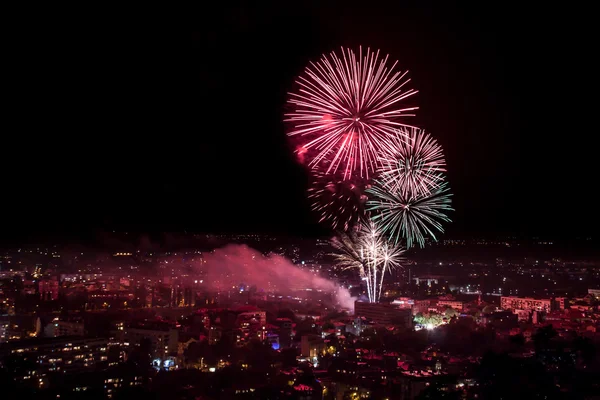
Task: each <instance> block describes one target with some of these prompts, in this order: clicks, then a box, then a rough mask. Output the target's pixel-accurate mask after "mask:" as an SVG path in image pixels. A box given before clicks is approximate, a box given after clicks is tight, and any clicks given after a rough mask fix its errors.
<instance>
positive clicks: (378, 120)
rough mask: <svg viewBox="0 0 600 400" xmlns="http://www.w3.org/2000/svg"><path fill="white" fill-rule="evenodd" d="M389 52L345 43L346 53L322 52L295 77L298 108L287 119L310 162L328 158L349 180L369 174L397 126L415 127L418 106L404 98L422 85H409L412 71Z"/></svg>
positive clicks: (330, 169)
mask: <svg viewBox="0 0 600 400" xmlns="http://www.w3.org/2000/svg"><path fill="white" fill-rule="evenodd" d="M388 57H389V56H386V57H385V58H380V57H379V50H377V51H375V52H373V51H371V50H370V49H367V51H366V54H363V51H362V47H361V48H359V51H358V56H357V55H356V53H355V52H354V51H352V50H350V49H343V48H342V51H341V57H338V55H336V54H335V53H334V52H331V53H330V54H329V57H327V56H326V55H323V56H322V58H321V60H320V61H318V62H316V63H312V62H311V63H310V65H309V66H308V67H307V68H306V70H305V71H304V74H303V75H301V76H300V77H299V78H298V79H297V80H296V83H297V85H298V90H297V91H296V92H293V93H289V99H288V103H289V104H291V105H292V106H293V107H294V111H293V112H290V113H287V114H286V115H285V120H286V121H289V122H291V123H292V125H293V127H292V129H291V130H290V131H289V132H288V136H290V137H295V138H298V142H299V143H298V146H297V149H298V150H297V151H298V152H302V154H301V157H302V159H304V158H305V157H306V158H307V159H308V160H309V161H308V164H309V166H310V167H311V168H313V169H314V168H318V167H319V166H321V167H322V166H323V164H325V163H326V164H327V167H326V171H325V172H326V173H331V172H340V173H341V175H342V177H343V179H344V180H350V179H352V177H353V176H354V175H358V176H359V177H361V178H369V177H370V176H371V175H372V174H373V173H374V172H375V171H376V169H377V167H378V166H379V157H378V155H379V154H380V153H381V152H382V151H383V149H384V148H386V147H389V143H388V142H389V141H390V140H391V139H393V138H394V137H395V136H396V131H397V129H398V128H400V127H410V125H406V124H405V123H404V122H403V120H404V117H409V116H414V114H413V113H412V112H413V111H414V110H416V109H418V107H405V106H404V105H403V102H404V100H406V99H407V98H409V97H411V96H413V95H414V94H416V93H417V91H416V90H412V89H406V88H405V86H406V84H407V83H408V82H410V79H408V78H407V77H406V76H407V73H408V71H406V72H402V71H397V70H396V65H397V64H398V61H396V62H394V63H393V64H392V65H391V66H390V65H388Z"/></svg>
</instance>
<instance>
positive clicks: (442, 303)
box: [437, 300, 464, 311]
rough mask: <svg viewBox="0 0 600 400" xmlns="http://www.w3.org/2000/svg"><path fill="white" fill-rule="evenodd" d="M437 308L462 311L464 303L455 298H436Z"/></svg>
mask: <svg viewBox="0 0 600 400" xmlns="http://www.w3.org/2000/svg"><path fill="white" fill-rule="evenodd" d="M437 306H438V308H448V307H450V308H454V309H455V310H458V311H462V310H463V308H464V303H463V302H462V301H457V300H438V302H437Z"/></svg>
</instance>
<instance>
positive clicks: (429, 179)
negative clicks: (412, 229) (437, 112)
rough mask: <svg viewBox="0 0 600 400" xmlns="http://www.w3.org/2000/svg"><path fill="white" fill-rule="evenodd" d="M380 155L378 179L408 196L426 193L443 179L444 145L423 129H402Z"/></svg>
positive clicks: (444, 167)
mask: <svg viewBox="0 0 600 400" xmlns="http://www.w3.org/2000/svg"><path fill="white" fill-rule="evenodd" d="M389 143H390V145H389V147H387V148H386V149H385V151H384V152H382V154H381V156H380V164H381V168H380V169H379V173H380V175H379V180H380V181H381V183H382V184H383V185H384V186H386V187H387V188H388V190H390V191H392V192H396V193H401V194H402V195H403V196H405V197H412V196H427V195H429V194H430V193H431V192H432V191H434V190H436V189H438V188H439V186H440V185H441V184H442V183H443V181H444V176H443V175H442V173H443V172H446V161H445V159H444V152H443V150H442V146H440V145H439V144H438V142H437V141H436V140H435V139H434V138H432V137H431V136H430V135H429V134H428V133H425V131H424V130H422V129H418V128H402V129H399V130H398V132H397V135H396V136H395V137H393V138H391V139H390V141H389Z"/></svg>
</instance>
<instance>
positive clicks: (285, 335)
mask: <svg viewBox="0 0 600 400" xmlns="http://www.w3.org/2000/svg"><path fill="white" fill-rule="evenodd" d="M276 324H277V325H278V326H279V346H280V347H281V348H285V347H290V346H291V345H292V325H293V324H292V320H291V319H289V318H277V320H276Z"/></svg>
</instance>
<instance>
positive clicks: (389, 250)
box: [333, 221, 404, 303]
mask: <svg viewBox="0 0 600 400" xmlns="http://www.w3.org/2000/svg"><path fill="white" fill-rule="evenodd" d="M333 245H334V247H335V248H336V249H337V250H338V253H336V254H335V258H336V260H337V262H338V265H340V266H341V267H343V268H345V269H350V268H354V269H358V271H359V273H360V276H361V278H362V279H363V280H365V282H366V286H367V296H368V298H369V301H370V302H372V303H375V302H378V301H379V299H380V298H381V293H382V287H383V282H384V277H385V275H386V273H387V272H389V271H390V270H391V269H392V268H395V267H398V266H399V265H400V262H401V260H402V255H403V253H404V248H402V247H401V246H397V245H394V244H392V243H390V242H388V241H387V240H386V239H385V238H384V236H383V235H382V232H381V230H380V229H379V227H378V226H377V225H376V224H374V223H373V222H372V221H369V222H364V223H362V225H361V228H360V229H359V230H358V231H356V232H353V233H347V234H343V235H341V236H340V237H339V238H336V239H335V240H334V241H333ZM378 275H379V277H378Z"/></svg>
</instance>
